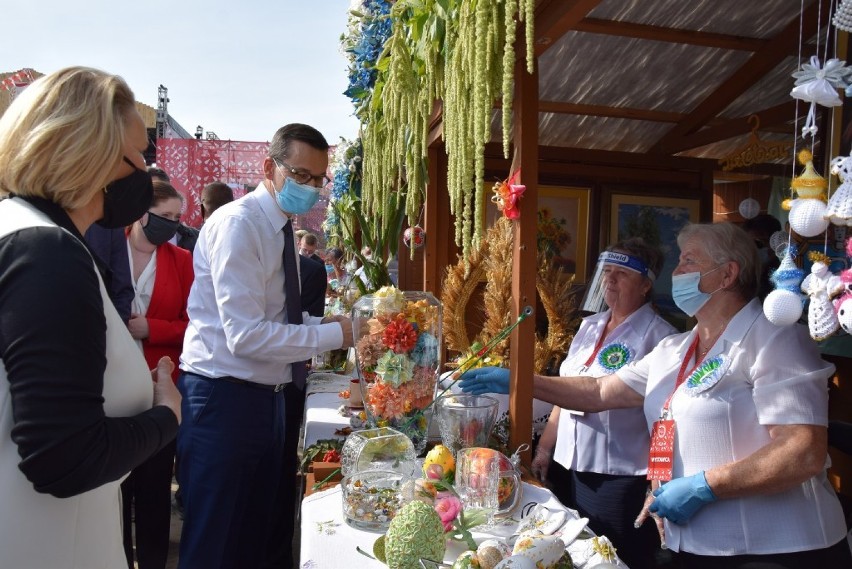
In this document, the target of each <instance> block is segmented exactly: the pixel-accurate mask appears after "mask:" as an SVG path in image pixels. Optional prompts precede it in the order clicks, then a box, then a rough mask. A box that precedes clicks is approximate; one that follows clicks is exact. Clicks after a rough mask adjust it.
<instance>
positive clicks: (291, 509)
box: [263, 255, 328, 569]
mask: <svg viewBox="0 0 852 569" xmlns="http://www.w3.org/2000/svg"><path fill="white" fill-rule="evenodd" d="M299 280H300V281H301V283H302V297H301V298H302V309H303V310H304V311H305V312H307V313H309V314H310V315H311V316H322V315H323V314H324V312H325V290H326V287H327V286H328V281H327V280H326V278H325V265H324V264H322V263H318V262H316V261H314V260H313V259H311V258H310V257H306V256H305V255H299ZM285 393H286V395H285V397H284V424H285V427H284V433H285V434H284V467H283V469H282V471H281V488H288V489H289V488H295V487H296V474H297V472H298V468H299V459H298V456H297V455H296V451H297V449H298V446H299V429H300V428H301V426H302V419H303V417H304V414H305V390H304V389H298V388H296V386H295V385H293V384H289V385H288V386H287V387H286V388H285ZM278 498H279V506H278V508H277V511H278V516H277V518H276V519H275V521H274V522H273V524H274V525H273V534H272V535H273V538H272V539H270V545H269V555H268V557H267V559H266V562H265V563H264V565H263V567H264V569H282V568H286V569H289V568H290V567H293V531H294V529H295V526H296V504H297V503H298V501H299V500H301V496H298V495H296V496H295V497H294V496H293V494H291V493H290V492H279V494H278Z"/></svg>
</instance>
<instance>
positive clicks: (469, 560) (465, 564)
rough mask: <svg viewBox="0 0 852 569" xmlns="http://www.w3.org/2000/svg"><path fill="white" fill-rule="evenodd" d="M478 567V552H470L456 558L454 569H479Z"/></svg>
mask: <svg viewBox="0 0 852 569" xmlns="http://www.w3.org/2000/svg"><path fill="white" fill-rule="evenodd" d="M478 567H479V561H478V560H477V558H476V552H475V551H469V550H468V551H465V552H464V553H462V554H461V555H459V556H458V557H457V558H456V560H455V561H454V562H453V568H452V569H477V568H478Z"/></svg>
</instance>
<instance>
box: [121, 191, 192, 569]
mask: <svg viewBox="0 0 852 569" xmlns="http://www.w3.org/2000/svg"><path fill="white" fill-rule="evenodd" d="M153 184H154V196H153V198H152V200H151V205H150V207H149V208H148V211H147V212H146V213H145V214H144V215H143V216H142V218H141V219H139V220H138V221H137V222H135V223H134V224H133V225H131V226H130V227H129V228H127V252H128V257H129V258H130V274H131V277H132V281H133V288H134V290H135V292H136V295H135V297H134V298H133V306H132V311H131V316H130V321H129V322H128V323H127V327H128V329H129V330H130V334H131V335H132V336H133V338H135V339H136V342H137V344H138V345H139V347H140V349H141V350H142V353H143V355H144V356H145V359H146V361H148V362H149V363H150V362H156V361H158V360H159V359H160V358H161V357H163V356H169V357H170V358H172V360H173V361H178V360H179V359H180V352H181V350H182V348H183V336H184V333H185V332H186V326H187V323H188V322H189V317H188V316H187V314H186V302H187V298H188V297H189V289H190V287H191V286H192V281H193V272H192V256H191V255H190V253H189V252H188V251H186V250H184V249H181V248H180V247H177V246H175V245H172V244H171V243H169V239H171V238H172V237H174V235H175V232H176V231H177V229H178V225H179V224H180V215H181V209H183V197H182V196H181V195H180V193H178V191H177V190H176V189H175V188H174V187H173V186H172V185H171V184H169V183H168V182H165V181H163V180H160V179H155V180H154V182H153ZM172 380H173V381H177V369H175V370H174V372H173V374H172ZM174 460H175V442H174V441H172V443H171V444H169V445H167V446H166V447H164V448H163V449H162V450H161V451H160V452H158V453H157V454H156V455H154V456H153V457H151V458H150V459H149V460H147V461H146V462H145V463H143V464H141V465H139V466H138V467H136V468H135V469H134V470H133V471H132V472H131V473H130V477H129V478H128V479H127V480H126V481H125V482H124V483H123V484H122V485H121V492H122V498H123V503H124V550H125V554H126V555H127V560H128V564H129V565H130V566H131V567H132V566H133V553H134V548H133V543H134V539H133V537H134V536H135V544H136V559H137V560H138V565H139V569H163V568H164V567H165V565H166V560H167V558H168V551H169V524H170V522H171V482H172V471H173V467H174ZM131 503H134V504H135V507H134V509H135V518H131V507H130V505H131ZM131 523H133V524H135V531H133V532H131Z"/></svg>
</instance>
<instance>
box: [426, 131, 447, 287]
mask: <svg viewBox="0 0 852 569" xmlns="http://www.w3.org/2000/svg"><path fill="white" fill-rule="evenodd" d="M428 152H429V181H428V182H427V183H426V198H425V199H424V200H423V209H424V215H423V218H424V219H423V229H424V230H425V231H426V246H425V247H424V251H423V290H425V291H428V292H431V293H432V294H435V295H437V294H438V293H439V291H438V289H439V288H440V287H439V285H438V283H439V281H440V268H439V265H438V258H439V257H440V254H439V249H440V250H446V248H447V247H446V244H445V243H444V241H443V240H442V239H441V238H440V234H441V229H440V228H439V223H438V219H439V216H440V214H439V212H440V211H441V210H440V206H441V201H442V200H441V199H440V196H439V194H440V193H441V192H440V191H439V188H438V186H439V183H438V180H439V179H440V174H439V169H438V168H439V164H438V162H439V157H440V154H441V149H440V148H439V147H438V146H437V145H436V146H431V147H429V150H428ZM441 225H443V224H441Z"/></svg>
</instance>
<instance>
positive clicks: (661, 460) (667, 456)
mask: <svg viewBox="0 0 852 569" xmlns="http://www.w3.org/2000/svg"><path fill="white" fill-rule="evenodd" d="M674 439H675V422H674V421H673V420H671V419H660V420H659V421H657V422H655V423H654V431H653V433H652V435H651V452H650V453H649V454H648V480H662V481H664V482H668V481H669V480H671V479H672V464H673V462H674Z"/></svg>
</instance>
